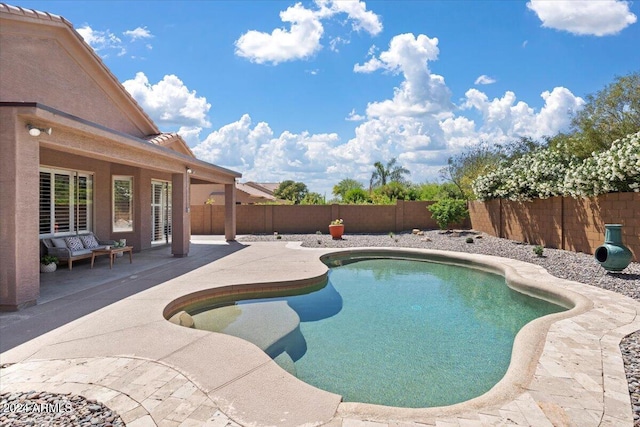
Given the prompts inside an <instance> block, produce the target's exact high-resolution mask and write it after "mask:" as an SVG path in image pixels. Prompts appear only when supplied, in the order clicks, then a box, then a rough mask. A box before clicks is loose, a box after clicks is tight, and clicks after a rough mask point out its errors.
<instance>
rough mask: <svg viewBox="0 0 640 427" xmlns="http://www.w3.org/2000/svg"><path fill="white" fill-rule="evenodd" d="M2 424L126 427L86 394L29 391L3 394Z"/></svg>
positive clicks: (118, 418)
mask: <svg viewBox="0 0 640 427" xmlns="http://www.w3.org/2000/svg"><path fill="white" fill-rule="evenodd" d="M0 411H1V412H0V426H51V427H58V426H60V427H68V426H73V427H75V426H78V427H85V426H87V427H89V426H90V427H124V425H125V423H124V422H123V421H122V419H121V418H120V416H119V415H118V414H116V413H115V412H113V411H111V410H110V409H109V408H107V407H106V406H104V405H103V404H101V403H98V402H96V401H95V400H87V399H85V398H84V397H82V396H77V395H71V394H59V393H44V392H36V391H33V390H32V391H27V392H19V393H2V394H0Z"/></svg>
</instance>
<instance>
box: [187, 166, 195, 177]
mask: <svg viewBox="0 0 640 427" xmlns="http://www.w3.org/2000/svg"><path fill="white" fill-rule="evenodd" d="M187 173H188V174H189V175H193V174H194V172H193V169H191V168H190V167H189V166H187Z"/></svg>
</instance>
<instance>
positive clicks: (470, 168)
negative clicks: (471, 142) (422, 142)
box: [440, 142, 505, 200]
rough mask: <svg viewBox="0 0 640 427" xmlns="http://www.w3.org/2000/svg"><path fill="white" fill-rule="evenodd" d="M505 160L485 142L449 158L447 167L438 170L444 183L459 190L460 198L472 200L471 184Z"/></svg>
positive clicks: (502, 155) (498, 150) (496, 149)
mask: <svg viewBox="0 0 640 427" xmlns="http://www.w3.org/2000/svg"><path fill="white" fill-rule="evenodd" d="M504 158H505V156H504V154H502V153H501V152H500V149H499V148H491V147H489V145H488V144H487V143H485V142H481V143H480V144H479V145H476V146H474V147H471V148H468V149H467V151H464V152H463V153H461V154H458V155H457V156H453V157H449V159H448V160H447V166H445V167H444V168H442V169H441V170H440V176H441V177H442V179H444V180H445V181H449V182H452V183H453V184H454V185H455V186H456V187H457V188H458V190H459V192H460V194H461V196H462V198H464V199H467V200H469V199H472V198H473V197H474V195H473V189H472V187H471V184H472V183H473V181H475V179H476V178H477V177H479V176H481V175H484V174H486V173H488V172H491V171H492V170H494V169H495V168H496V167H497V166H498V164H500V162H501V161H502V160H503V159H504Z"/></svg>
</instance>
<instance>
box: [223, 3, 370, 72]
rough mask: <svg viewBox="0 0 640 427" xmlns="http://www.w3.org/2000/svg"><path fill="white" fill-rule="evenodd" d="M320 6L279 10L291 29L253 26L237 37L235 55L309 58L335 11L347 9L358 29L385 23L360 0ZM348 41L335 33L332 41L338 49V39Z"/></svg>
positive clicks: (262, 58)
mask: <svg viewBox="0 0 640 427" xmlns="http://www.w3.org/2000/svg"><path fill="white" fill-rule="evenodd" d="M316 5H317V6H318V7H319V9H317V10H312V9H307V8H305V7H304V6H302V4H300V3H296V4H295V5H293V6H290V7H289V8H287V9H286V10H284V11H282V12H280V19H281V20H282V22H284V23H288V24H290V28H289V29H283V28H276V29H274V30H273V31H272V32H271V33H266V32H262V31H257V30H250V31H247V32H246V33H244V34H243V35H242V36H240V38H239V39H238V40H236V43H235V46H236V51H235V53H236V55H238V56H241V57H244V58H247V59H249V60H250V61H252V62H256V63H258V64H264V63H271V64H274V65H276V64H279V63H280V62H285V61H293V60H298V59H307V58H310V57H311V56H313V55H315V54H316V53H317V52H318V51H320V50H321V49H322V45H321V44H320V39H321V38H322V36H323V34H324V27H323V25H322V22H321V21H322V20H323V19H329V18H331V17H333V16H334V15H336V14H340V13H346V14H347V17H348V19H349V20H350V21H351V22H352V26H353V28H354V29H356V30H361V29H363V30H365V31H367V32H368V33H370V34H373V35H375V34H378V33H379V32H380V31H382V24H381V23H380V20H379V18H378V16H377V15H375V14H374V13H373V12H371V11H367V10H366V5H365V4H364V3H363V2H360V1H338V0H336V1H332V0H317V1H316ZM338 42H340V43H348V41H347V40H345V39H343V38H340V37H335V38H334V39H332V41H331V42H330V46H331V48H332V49H336V50H337V43H338Z"/></svg>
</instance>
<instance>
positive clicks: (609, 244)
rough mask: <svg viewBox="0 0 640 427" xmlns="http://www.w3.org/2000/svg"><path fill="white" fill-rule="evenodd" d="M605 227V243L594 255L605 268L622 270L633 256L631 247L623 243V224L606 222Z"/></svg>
mask: <svg viewBox="0 0 640 427" xmlns="http://www.w3.org/2000/svg"><path fill="white" fill-rule="evenodd" d="M604 228H605V232H604V243H603V244H602V245H600V246H598V248H597V249H596V251H595V253H594V256H595V258H596V260H597V261H598V262H599V263H600V265H601V266H602V267H604V269H606V270H608V271H622V270H624V269H625V268H627V266H628V265H629V263H630V262H631V258H632V254H631V251H630V250H629V248H627V247H626V246H624V245H623V244H622V225H621V224H605V225H604Z"/></svg>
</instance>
